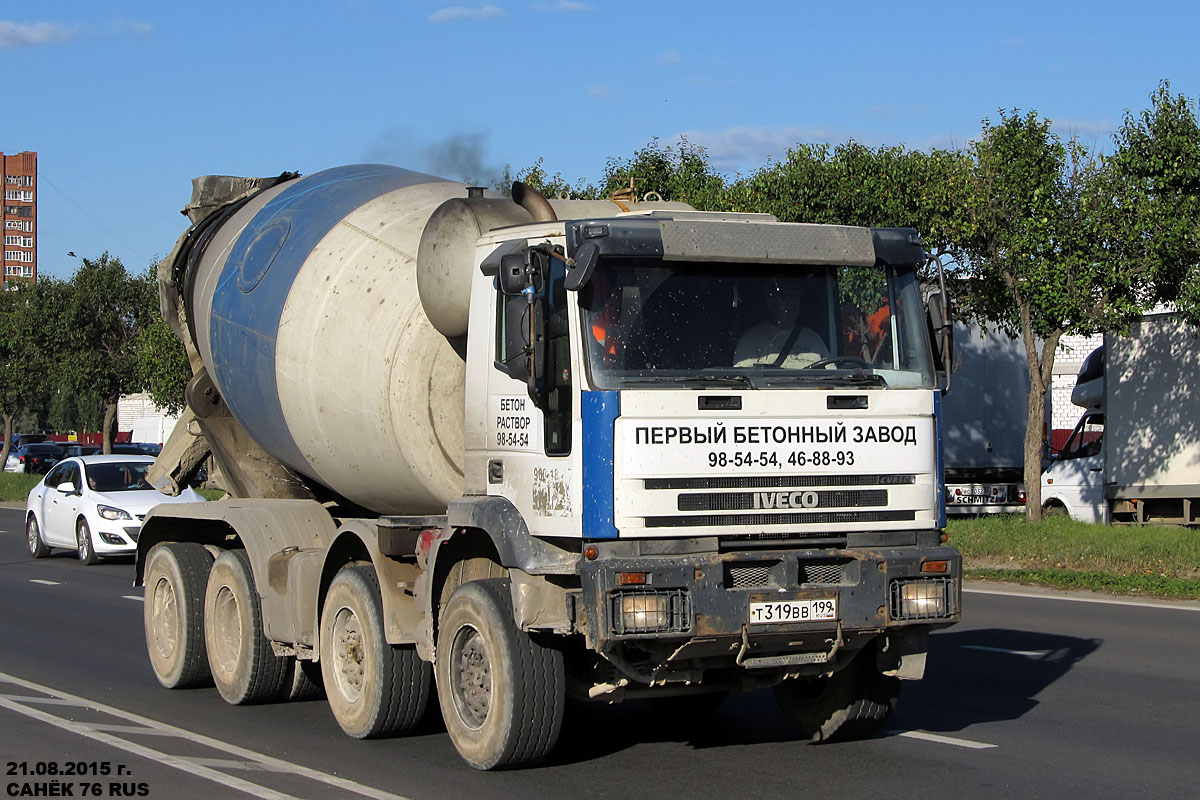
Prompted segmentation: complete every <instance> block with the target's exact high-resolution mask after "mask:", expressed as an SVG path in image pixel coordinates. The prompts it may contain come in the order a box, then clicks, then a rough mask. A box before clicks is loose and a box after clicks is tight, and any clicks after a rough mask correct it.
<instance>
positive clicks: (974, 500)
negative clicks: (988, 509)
mask: <svg viewBox="0 0 1200 800" xmlns="http://www.w3.org/2000/svg"><path fill="white" fill-rule="evenodd" d="M954 502H955V503H957V504H958V505H963V506H965V505H973V506H976V505H990V504H992V503H995V504H997V505H999V504H1000V503H1004V502H1006V498H1004V497H999V496H996V495H990V494H964V495H959V496H958V497H956V498H954Z"/></svg>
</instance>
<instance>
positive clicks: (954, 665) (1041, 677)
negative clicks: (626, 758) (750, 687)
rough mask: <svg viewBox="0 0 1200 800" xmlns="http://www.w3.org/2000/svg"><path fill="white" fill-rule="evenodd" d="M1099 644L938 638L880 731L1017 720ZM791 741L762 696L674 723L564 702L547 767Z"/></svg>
mask: <svg viewBox="0 0 1200 800" xmlns="http://www.w3.org/2000/svg"><path fill="white" fill-rule="evenodd" d="M1100 644H1101V641H1100V640H1098V639H1081V638H1075V637H1070V636H1056V635H1050V634H1044V633H1035V632H1031V631H1020V630H1001V629H985V630H970V631H963V632H961V633H960V632H954V633H938V634H937V635H935V636H933V637H931V639H930V648H931V650H930V653H929V667H928V669H927V671H926V673H925V679H924V680H921V681H906V682H905V683H904V684H903V688H902V690H901V695H900V704H899V706H898V707H897V710H896V714H895V715H894V716H893V718H892V720H891V722H890V723H889V725H888V727H889V728H895V729H903V730H925V731H931V732H938V733H955V732H959V731H962V730H964V729H966V728H968V727H970V726H971V725H975V724H977V723H983V722H994V721H998V720H1012V719H1017V718H1019V717H1021V716H1022V715H1024V714H1026V713H1028V712H1029V711H1030V710H1031V709H1033V708H1036V707H1037V705H1038V700H1037V696H1038V694H1039V693H1041V692H1042V691H1043V690H1044V689H1045V688H1046V687H1048V686H1049V685H1051V684H1052V683H1054V682H1055V681H1057V680H1059V679H1060V678H1062V677H1063V676H1064V675H1066V674H1067V673H1068V672H1069V671H1070V670H1071V669H1072V667H1074V665H1075V664H1077V663H1078V662H1079V661H1081V660H1082V659H1084V658H1086V657H1087V656H1088V655H1090V654H1091V653H1092V652H1094V651H1095V650H1096V649H1097V648H1098V647H1099V646H1100ZM796 738H797V737H796V734H795V731H794V730H793V729H792V727H791V725H790V724H789V723H788V722H787V720H786V719H785V718H784V717H783V715H782V714H781V713H780V711H779V709H778V707H777V706H776V704H775V699H774V695H773V694H772V692H771V691H770V690H763V691H757V692H751V693H748V694H741V695H738V694H735V695H733V696H732V697H730V698H729V699H728V700H727V701H725V703H723V704H722V705H721V706H719V707H718V708H717V709H716V710H714V711H711V712H710V713H708V714H694V715H691V716H684V717H676V718H674V719H672V718H668V717H664V716H663V715H662V714H661V713H658V712H657V710H656V709H654V708H652V707H651V706H650V705H649V704H647V703H645V702H641V701H629V702H626V703H622V704H620V705H615V706H608V705H596V704H572V705H570V706H568V712H567V718H566V720H565V721H564V727H563V736H562V739H561V740H560V743H559V746H558V748H557V749H556V750H555V752H554V755H553V756H552V763H554V764H558V765H566V764H574V763H579V762H584V761H589V760H592V759H596V758H602V757H604V756H607V755H611V754H613V753H616V752H620V751H621V750H625V749H627V748H630V747H634V746H636V745H639V744H645V743H650V742H679V743H684V744H687V745H689V746H691V747H693V748H696V749H707V748H717V747H736V746H747V745H756V744H765V743H772V742H774V743H778V742H788V741H796Z"/></svg>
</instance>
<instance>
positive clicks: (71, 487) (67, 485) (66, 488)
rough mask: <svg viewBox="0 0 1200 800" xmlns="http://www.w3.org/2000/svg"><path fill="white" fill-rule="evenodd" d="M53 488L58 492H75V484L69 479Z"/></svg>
mask: <svg viewBox="0 0 1200 800" xmlns="http://www.w3.org/2000/svg"><path fill="white" fill-rule="evenodd" d="M55 488H56V489H58V491H59V494H75V484H74V483H72V482H71V481H63V482H62V483H60V484H59V485H58V486H56V487H55Z"/></svg>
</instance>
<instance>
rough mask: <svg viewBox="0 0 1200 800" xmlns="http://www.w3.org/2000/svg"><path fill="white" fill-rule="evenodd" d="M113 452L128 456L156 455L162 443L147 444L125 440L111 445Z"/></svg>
mask: <svg viewBox="0 0 1200 800" xmlns="http://www.w3.org/2000/svg"><path fill="white" fill-rule="evenodd" d="M112 451H113V454H114V455H115V454H122V455H130V456H157V455H158V454H159V453H161V452H162V445H160V444H147V443H146V442H125V443H123V444H114V445H113V446H112Z"/></svg>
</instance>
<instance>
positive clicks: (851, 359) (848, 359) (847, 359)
mask: <svg viewBox="0 0 1200 800" xmlns="http://www.w3.org/2000/svg"><path fill="white" fill-rule="evenodd" d="M830 364H852V365H853V366H856V367H865V368H866V369H875V365H874V364H872V363H871V362H870V361H866V360H865V359H861V358H858V357H857V356H834V357H833V358H823V359H821V360H820V361H814V362H813V363H811V364H809V365H808V366H807V367H805V369H820V368H821V367H828V366H829V365H830Z"/></svg>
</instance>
